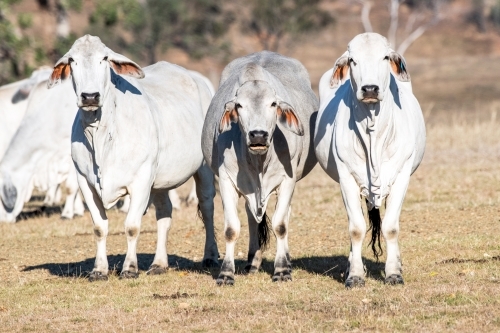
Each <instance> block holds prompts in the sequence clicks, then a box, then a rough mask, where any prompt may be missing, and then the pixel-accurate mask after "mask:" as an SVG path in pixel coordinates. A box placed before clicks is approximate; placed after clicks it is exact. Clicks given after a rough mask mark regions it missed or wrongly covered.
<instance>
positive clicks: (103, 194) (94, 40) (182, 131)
mask: <svg viewBox="0 0 500 333" xmlns="http://www.w3.org/2000/svg"><path fill="white" fill-rule="evenodd" d="M125 76H126V77H125ZM69 77H71V79H72V82H73V87H74V93H76V97H77V105H78V107H79V111H78V114H77V117H76V119H75V122H74V124H73V133H72V137H71V142H72V143H71V153H72V157H73V161H74V163H75V166H76V168H77V174H78V184H79V185H80V189H81V191H82V194H83V196H84V198H85V201H86V203H87V206H88V208H89V210H90V213H91V215H92V220H93V222H94V234H95V237H96V242H97V253H96V260H95V265H94V269H93V270H92V272H91V273H90V274H89V280H90V281H94V280H102V279H107V276H108V260H107V257H106V237H107V234H108V219H107V217H106V211H105V210H106V209H109V208H110V207H112V206H113V205H114V204H115V203H116V202H117V201H118V200H119V199H120V198H122V197H123V196H125V195H127V194H129V195H130V207H129V210H128V213H127V216H126V219H125V232H126V235H127V243H128V249H127V255H126V257H125V260H124V263H123V268H122V271H121V274H120V276H121V277H122V278H136V277H137V276H138V264H137V253H136V248H137V241H138V236H139V233H140V226H141V219H142V215H143V214H144V212H145V211H146V209H147V207H148V204H149V202H150V201H152V202H153V203H154V205H155V208H156V218H157V220H158V242H157V248H156V254H155V257H154V260H153V263H152V264H151V266H150V269H149V270H148V273H149V274H160V273H164V272H165V271H166V268H167V266H168V259H167V249H166V242H167V233H168V230H169V229H170V225H171V217H172V204H171V202H170V199H169V198H168V190H169V189H172V188H176V187H178V186H179V185H181V184H183V183H184V182H185V181H186V180H187V179H188V178H189V177H191V176H193V175H194V177H195V179H196V185H197V191H198V193H197V194H198V198H199V201H200V203H199V207H200V210H201V214H202V217H203V221H204V223H205V230H206V243H205V255H204V259H203V264H204V265H208V266H211V265H217V260H218V250H217V244H216V242H215V235H214V229H213V211H214V206H213V198H214V196H215V187H214V175H213V173H212V172H211V171H210V169H209V168H208V167H207V166H206V165H204V163H203V154H202V152H201V145H200V140H201V129H202V126H203V119H204V117H203V114H204V110H205V109H207V108H208V105H209V103H210V100H211V97H212V96H211V94H210V90H209V89H208V87H207V86H206V84H205V83H204V82H203V81H202V80H199V79H197V78H196V77H193V76H191V75H190V74H189V72H188V71H187V70H185V69H184V68H182V67H179V66H176V65H173V64H169V63H167V62H159V63H156V64H154V65H151V66H148V67H145V68H144V69H141V68H140V67H139V65H137V64H136V63H134V62H133V61H131V60H130V59H128V58H126V57H125V56H123V55H120V54H118V53H115V52H113V51H112V50H111V49H109V48H108V47H106V46H105V45H104V44H103V43H102V42H101V40H100V39H99V38H98V37H94V36H89V35H86V36H84V37H81V38H79V39H77V40H76V41H75V43H74V44H73V46H72V47H71V49H70V50H69V51H68V53H67V54H66V55H64V56H63V57H62V58H61V59H60V60H59V61H58V62H57V63H56V65H55V67H54V71H53V73H52V76H51V79H50V81H49V88H50V87H53V86H55V85H56V84H58V83H59V82H61V80H64V79H66V78H69ZM144 77H145V78H144ZM139 79H142V80H139Z"/></svg>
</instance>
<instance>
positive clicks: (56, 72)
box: [47, 55, 71, 89]
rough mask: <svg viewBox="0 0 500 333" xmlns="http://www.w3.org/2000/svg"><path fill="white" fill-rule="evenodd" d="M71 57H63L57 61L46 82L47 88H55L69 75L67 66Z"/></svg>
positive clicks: (68, 66)
mask: <svg viewBox="0 0 500 333" xmlns="http://www.w3.org/2000/svg"><path fill="white" fill-rule="evenodd" d="M70 59H71V57H70V56H69V55H65V56H64V57H62V58H61V59H59V61H57V62H56V64H55V66H54V69H53V70H52V74H51V75H50V77H49V81H48V82H47V88H49V89H50V88H52V87H55V86H57V85H58V84H59V83H61V82H62V81H64V80H66V79H67V78H68V77H69V76H70V75H71V67H70V65H69V63H70Z"/></svg>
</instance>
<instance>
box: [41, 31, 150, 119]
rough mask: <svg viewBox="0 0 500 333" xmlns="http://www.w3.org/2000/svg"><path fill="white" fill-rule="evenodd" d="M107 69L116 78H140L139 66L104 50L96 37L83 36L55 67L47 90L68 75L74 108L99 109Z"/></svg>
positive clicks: (142, 75) (106, 87)
mask: <svg viewBox="0 0 500 333" xmlns="http://www.w3.org/2000/svg"><path fill="white" fill-rule="evenodd" d="M110 67H111V68H112V69H113V70H114V71H115V72H116V73H117V74H121V75H129V76H132V77H136V78H143V77H144V73H143V71H142V69H141V68H140V67H139V65H137V64H136V63H134V62H133V61H131V60H130V59H128V58H126V57H125V56H122V55H121V54H118V53H115V52H113V51H112V50H111V49H109V48H107V47H106V45H104V44H103V43H102V42H101V40H100V39H99V37H94V36H90V35H86V36H84V37H81V38H79V39H77V40H76V41H75V43H74V44H73V46H72V47H71V49H70V50H69V51H68V53H66V55H65V56H64V57H62V58H61V59H59V61H58V62H57V63H56V65H55V66H54V70H53V71H52V75H51V77H50V79H49V82H48V88H52V87H53V86H55V85H57V84H59V83H60V82H61V81H62V80H65V79H66V78H68V77H69V76H70V75H71V77H72V79H73V88H74V89H75V93H76V97H77V105H78V107H79V108H81V109H83V110H85V111H95V110H97V109H98V108H99V107H101V106H102V104H103V100H104V96H105V95H106V92H107V89H108V87H109V84H110V76H111V73H110Z"/></svg>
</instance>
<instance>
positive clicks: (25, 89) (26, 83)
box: [0, 67, 52, 161]
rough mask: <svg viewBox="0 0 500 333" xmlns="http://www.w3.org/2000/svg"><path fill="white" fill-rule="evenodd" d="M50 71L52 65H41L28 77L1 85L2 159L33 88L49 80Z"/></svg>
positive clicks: (0, 158)
mask: <svg viewBox="0 0 500 333" xmlns="http://www.w3.org/2000/svg"><path fill="white" fill-rule="evenodd" d="M50 73H52V69H51V68H50V67H41V68H39V69H37V70H35V71H33V73H32V74H31V76H30V77H29V78H27V79H24V80H21V81H17V82H14V83H11V84H8V85H5V86H2V87H0V119H1V121H0V161H1V160H2V157H3V155H4V154H5V151H6V150H7V147H8V146H9V143H10V140H11V139H12V137H13V136H14V133H16V131H17V129H18V127H19V125H20V124H21V120H22V119H23V117H24V114H25V112H26V108H27V106H28V96H29V95H30V92H31V90H32V89H33V88H34V87H35V86H36V85H37V84H38V83H40V82H42V81H45V80H47V79H48V78H49V76H50Z"/></svg>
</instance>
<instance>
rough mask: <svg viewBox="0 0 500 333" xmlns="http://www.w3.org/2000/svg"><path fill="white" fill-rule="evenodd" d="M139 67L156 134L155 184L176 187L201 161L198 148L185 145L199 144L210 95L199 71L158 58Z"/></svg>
mask: <svg viewBox="0 0 500 333" xmlns="http://www.w3.org/2000/svg"><path fill="white" fill-rule="evenodd" d="M143 70H144V73H145V75H146V76H145V78H144V79H142V80H139V82H140V84H141V86H142V88H143V89H144V90H145V92H146V93H147V95H148V97H149V101H150V107H151V108H152V112H153V113H154V117H155V121H156V123H157V131H158V134H159V135H158V137H159V151H158V164H159V167H158V170H159V171H158V172H159V173H158V174H157V177H156V181H155V184H163V183H164V182H166V184H167V185H166V186H170V185H169V184H176V186H177V185H178V183H179V182H181V183H182V182H183V181H184V180H183V178H184V177H185V175H188V174H192V173H194V172H195V171H196V170H197V169H198V168H199V167H200V166H201V163H202V161H203V155H202V153H201V150H200V149H192V148H190V149H186V147H196V148H198V147H200V141H201V130H202V126H203V121H204V118H205V113H206V111H207V109H208V106H209V104H210V101H211V98H212V94H211V91H210V88H209V87H208V86H207V84H206V83H205V82H204V80H203V78H202V76H201V75H200V74H198V75H195V74H193V73H191V72H189V71H188V70H186V69H184V68H182V67H180V66H177V65H174V64H170V63H168V62H164V61H161V62H158V63H156V64H154V65H151V66H148V67H145V68H143ZM188 133H189V135H187V134H188ZM188 170H191V171H192V172H187V171H188ZM162 186H163V185H162Z"/></svg>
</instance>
